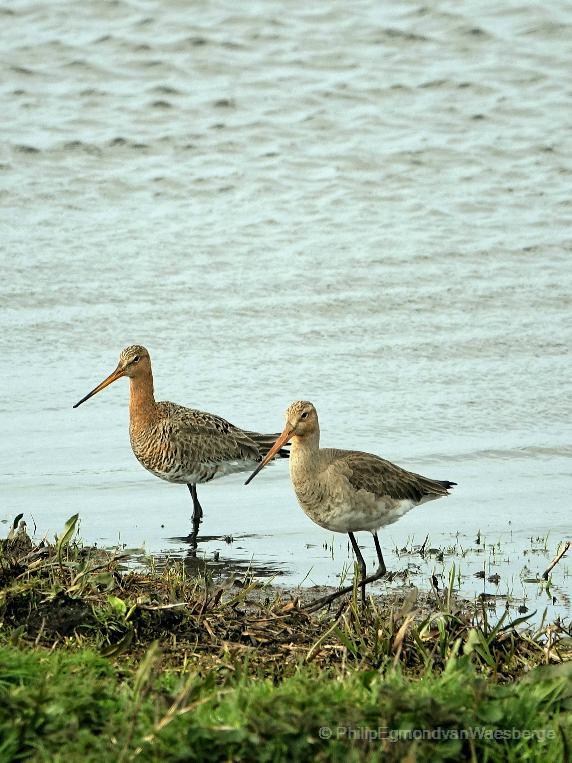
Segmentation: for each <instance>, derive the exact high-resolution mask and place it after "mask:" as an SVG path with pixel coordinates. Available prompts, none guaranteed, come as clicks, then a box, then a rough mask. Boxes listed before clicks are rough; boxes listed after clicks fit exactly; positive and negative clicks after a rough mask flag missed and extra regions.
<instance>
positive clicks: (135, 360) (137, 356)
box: [131, 355, 141, 363]
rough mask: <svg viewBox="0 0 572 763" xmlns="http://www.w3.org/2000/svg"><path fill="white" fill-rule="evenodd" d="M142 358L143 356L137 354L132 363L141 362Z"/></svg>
mask: <svg viewBox="0 0 572 763" xmlns="http://www.w3.org/2000/svg"><path fill="white" fill-rule="evenodd" d="M140 360H141V358H140V357H139V355H136V356H135V357H134V358H133V360H132V361H131V362H132V363H139V361H140Z"/></svg>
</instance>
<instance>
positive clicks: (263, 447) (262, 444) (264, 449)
mask: <svg viewBox="0 0 572 763" xmlns="http://www.w3.org/2000/svg"><path fill="white" fill-rule="evenodd" d="M246 434H247V435H248V436H249V437H250V439H251V440H254V442H255V443H256V444H257V445H258V448H259V449H260V455H261V458H264V456H265V455H266V454H267V453H268V451H269V450H270V448H271V447H272V446H273V445H274V443H275V442H276V440H277V439H278V438H279V437H280V432H276V434H261V433H260V432H246ZM289 448H290V444H289V443H288V445H286V446H285V447H284V448H280V450H279V451H278V453H277V454H276V455H275V456H274V458H289V457H290V450H289Z"/></svg>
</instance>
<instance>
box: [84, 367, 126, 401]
mask: <svg viewBox="0 0 572 763" xmlns="http://www.w3.org/2000/svg"><path fill="white" fill-rule="evenodd" d="M124 375H125V373H124V371H123V369H122V368H116V369H115V371H114V372H113V373H112V374H109V376H108V377H107V379H104V380H103V381H102V382H101V384H98V385H97V387H96V388H95V389H92V390H91V392H88V393H87V395H86V396H85V397H82V399H81V400H78V402H77V403H76V404H75V405H74V408H77V407H78V405H81V404H82V403H85V401H86V400H89V398H90V397H93V396H94V395H97V393H98V392H101V390H102V389H105V388H106V387H108V386H109V385H110V384H113V382H114V381H117V379H120V378H121V377H122V376H124Z"/></svg>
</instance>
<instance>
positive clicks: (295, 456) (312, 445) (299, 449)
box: [290, 429, 320, 474]
mask: <svg viewBox="0 0 572 763" xmlns="http://www.w3.org/2000/svg"><path fill="white" fill-rule="evenodd" d="M319 452H320V430H319V429H315V430H314V431H313V432H311V433H310V434H307V435H305V436H304V437H293V438H292V447H291V449H290V471H291V472H292V473H294V472H296V473H298V474H300V473H302V472H306V473H308V472H312V471H314V470H315V469H316V467H317V464H318V460H319Z"/></svg>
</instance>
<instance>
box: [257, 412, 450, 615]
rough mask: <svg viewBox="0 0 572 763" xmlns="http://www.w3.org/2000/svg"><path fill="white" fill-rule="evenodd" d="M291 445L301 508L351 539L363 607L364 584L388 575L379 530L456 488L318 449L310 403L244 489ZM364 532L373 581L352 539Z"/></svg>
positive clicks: (375, 459)
mask: <svg viewBox="0 0 572 763" xmlns="http://www.w3.org/2000/svg"><path fill="white" fill-rule="evenodd" d="M290 440H291V441H292V447H291V450H290V477H291V480H292V485H293V487H294V492H295V493H296V498H297V499H298V503H299V504H300V506H301V508H302V509H303V510H304V512H305V513H306V514H307V515H308V516H309V517H310V519H311V520H312V521H314V522H315V523H316V524H318V525H320V527H324V528H325V529H326V530H332V531H333V532H338V533H347V534H348V536H349V539H350V542H351V544H352V548H353V550H354V553H355V555H356V558H357V561H358V564H359V568H360V573H361V580H360V585H361V590H362V601H363V602H365V587H366V584H367V583H371V582H373V581H374V580H378V579H379V578H381V577H383V576H384V575H385V573H386V571H387V570H386V567H385V562H384V561H383V555H382V553H381V546H380V545H379V538H378V537H377V531H378V530H379V529H380V528H381V527H384V526H385V525H388V524H391V523H392V522H395V521H396V520H397V519H399V518H400V517H402V516H403V515H404V514H405V513H406V512H408V511H409V510H410V509H412V508H413V507H414V506H419V505H420V504H422V503H425V502H426V501H432V500H434V499H435V498H441V497H442V496H444V495H448V493H449V489H450V488H452V487H453V485H455V484H456V483H455V482H449V481H448V480H433V479H429V478H428V477H422V476H421V475H419V474H414V473H413V472H408V471H406V470H405V469H402V468H401V467H399V466H396V465H395V464H392V463H391V462H389V461H386V460H385V459H383V458H380V457H379V456H374V455H372V454H371V453H361V452H360V451H356V450H337V449H336V448H320V426H319V424H318V414H317V412H316V409H315V408H314V406H313V405H312V403H309V402H308V401H306V400H299V401H298V402H296V403H292V405H291V406H290V407H289V408H288V409H287V411H286V426H285V427H284V431H283V432H282V434H281V435H280V437H279V438H278V439H277V440H276V442H275V443H274V445H273V446H272V448H270V450H269V451H268V453H267V454H266V456H265V457H264V458H263V460H262V461H261V463H260V464H259V465H258V467H257V468H256V469H255V471H254V472H253V473H252V474H251V475H250V477H249V478H248V479H247V481H246V483H245V484H247V485H248V483H249V482H250V481H251V480H252V479H253V478H254V477H255V476H256V475H257V474H258V472H259V471H260V470H261V469H262V468H263V467H264V466H265V464H267V463H268V461H269V460H270V459H271V458H272V457H273V456H274V455H275V454H276V453H278V452H279V451H280V448H282V447H283V446H284V445H286V443H287V442H289V441H290ZM361 530H369V532H371V534H372V535H373V542H374V543H375V550H376V552H377V560H378V568H377V571H376V572H375V573H374V574H373V575H370V576H369V577H367V575H366V565H365V561H364V558H363V556H362V554H361V551H360V549H359V546H358V544H357V541H356V539H355V536H354V533H356V532H359V531H361ZM351 590H352V586H348V587H347V588H344V589H341V590H339V591H336V593H334V594H331V595H329V596H326V597H324V598H323V599H319V600H317V601H315V602H312V603H311V604H310V605H309V608H312V609H317V608H319V607H320V606H324V605H325V604H328V603H329V602H331V601H333V600H334V599H335V598H337V597H338V596H341V595H342V594H344V593H347V592H348V591H351Z"/></svg>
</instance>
